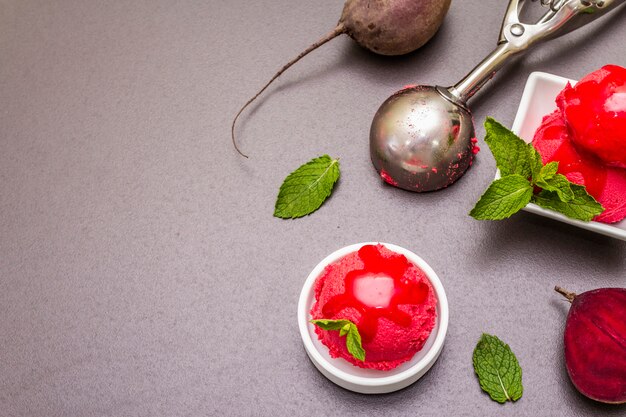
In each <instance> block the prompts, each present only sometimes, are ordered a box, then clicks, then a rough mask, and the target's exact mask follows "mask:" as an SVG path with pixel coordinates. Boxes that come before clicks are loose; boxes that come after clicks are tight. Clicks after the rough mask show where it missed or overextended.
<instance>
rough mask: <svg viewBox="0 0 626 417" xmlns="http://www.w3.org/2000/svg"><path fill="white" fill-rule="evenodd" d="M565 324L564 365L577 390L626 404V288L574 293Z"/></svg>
mask: <svg viewBox="0 0 626 417" xmlns="http://www.w3.org/2000/svg"><path fill="white" fill-rule="evenodd" d="M554 290H555V291H557V292H558V293H559V294H561V295H563V296H564V297H565V298H567V300H568V301H569V302H570V303H572V305H571V307H570V310H569V313H568V315H567V322H566V324H565V334H564V344H565V364H566V366H567V373H568V374H569V377H570V379H571V380H572V383H573V384H574V386H575V387H576V389H577V390H578V391H579V392H580V393H581V394H583V395H584V396H586V397H589V398H591V399H592V400H595V401H599V402H603V403H610V404H622V403H626V288H600V289H596V290H592V291H587V292H584V293H582V294H574V293H572V292H569V291H566V290H564V289H563V288H561V287H555V288H554Z"/></svg>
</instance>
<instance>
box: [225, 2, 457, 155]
mask: <svg viewBox="0 0 626 417" xmlns="http://www.w3.org/2000/svg"><path fill="white" fill-rule="evenodd" d="M450 1H451V0H346V2H345V4H344V7H343V12H342V13H341V17H340V18H339V22H338V23H337V26H335V28H334V29H333V30H331V31H330V32H329V33H328V34H326V35H324V36H323V37H322V38H321V39H320V40H318V41H317V42H315V43H314V44H312V45H310V46H309V47H308V48H306V49H305V50H304V51H302V52H301V53H300V54H299V55H298V56H297V57H295V58H294V59H292V60H291V61H289V62H288V63H287V64H285V65H284V66H283V67H282V68H281V69H280V70H278V72H277V73H276V74H275V75H274V76H273V77H272V78H271V79H270V80H269V81H268V82H267V84H265V85H264V86H263V88H261V90H259V92H258V93H256V94H255V95H254V96H253V97H252V98H251V99H250V100H248V101H247V102H246V104H244V105H243V107H242V108H241V109H240V110H239V112H238V113H237V114H236V115H235V118H234V119H233V123H232V126H231V135H232V140H233V145H234V146H235V149H236V150H237V152H239V154H240V155H242V156H246V155H244V154H243V153H242V152H241V151H240V150H239V147H238V146H237V142H236V141H235V123H236V122H237V119H238V118H239V115H240V114H241V113H242V112H243V111H244V110H245V108H246V107H248V105H250V103H252V102H253V101H254V100H255V99H256V98H257V97H258V96H259V95H261V93H262V92H263V91H265V89H266V88H267V87H268V86H269V85H270V84H271V83H272V82H273V81H274V80H275V79H276V78H278V77H279V76H280V75H281V74H282V73H283V72H285V71H286V70H287V69H288V68H289V67H291V66H292V65H293V64H295V63H296V62H298V61H299V60H300V59H301V58H302V57H304V56H305V55H307V54H308V53H309V52H312V51H314V50H316V49H317V48H319V47H320V46H322V45H324V44H325V43H326V42H328V41H330V40H332V39H334V38H336V37H337V36H339V35H343V34H346V35H348V36H350V37H351V38H352V39H354V40H355V42H356V43H358V44H359V45H361V46H362V47H364V48H367V49H369V50H370V51H372V52H375V53H377V54H381V55H403V54H407V53H409V52H412V51H414V50H416V49H418V48H419V47H421V46H422V45H424V44H425V43H426V42H428V40H429V39H430V38H432V37H433V35H434V34H435V33H436V32H437V30H438V29H439V26H441V23H442V22H443V18H444V17H445V15H446V13H447V12H448V9H449V7H450ZM246 157H247V156H246Z"/></svg>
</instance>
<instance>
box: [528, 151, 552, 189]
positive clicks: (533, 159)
mask: <svg viewBox="0 0 626 417" xmlns="http://www.w3.org/2000/svg"><path fill="white" fill-rule="evenodd" d="M526 146H527V147H528V148H527V150H528V161H529V164H530V174H531V177H532V179H533V182H535V181H537V179H539V177H540V176H541V169H542V168H543V162H542V160H541V155H539V152H537V150H536V149H535V147H534V146H533V145H532V144H530V143H529V144H527V145H526ZM548 165H550V164H547V165H546V166H548ZM556 168H558V162H557V166H556ZM556 168H554V169H555V171H554V172H555V173H556ZM552 169H553V167H552V166H550V168H548V170H547V171H544V175H549V172H550V171H552Z"/></svg>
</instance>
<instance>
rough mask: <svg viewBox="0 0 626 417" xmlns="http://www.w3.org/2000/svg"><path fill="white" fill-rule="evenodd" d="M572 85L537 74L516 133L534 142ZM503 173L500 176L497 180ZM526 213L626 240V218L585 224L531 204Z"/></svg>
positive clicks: (526, 93) (524, 96) (519, 115)
mask: <svg viewBox="0 0 626 417" xmlns="http://www.w3.org/2000/svg"><path fill="white" fill-rule="evenodd" d="M568 82H570V83H572V85H573V84H575V83H576V81H575V80H569V79H567V78H563V77H559V76H557V75H552V74H548V73H545V72H533V73H532V74H530V76H529V77H528V81H526V86H525V87H524V93H523V94H522V100H521V101H520V105H519V107H518V109H517V114H516V115H515V121H514V122H513V128H512V130H513V132H514V133H515V134H516V135H518V136H519V137H521V138H522V139H524V141H526V142H528V143H530V142H531V141H532V139H533V136H534V135H535V131H536V130H537V128H538V127H539V125H541V120H542V119H543V117H544V116H546V115H548V114H550V113H552V112H553V111H554V110H556V103H555V99H556V96H557V95H558V94H559V93H560V92H561V90H563V88H564V87H565V85H566V84H567V83H568ZM499 176H500V173H499V172H498V173H496V178H498V177H499ZM524 210H526V211H530V212H531V213H535V214H539V215H540V216H545V217H549V218H551V219H555V220H558V221H561V222H564V223H568V224H571V225H574V226H577V227H580V228H582V229H587V230H591V231H593V232H596V233H600V234H603V235H606V236H611V237H614V238H616V239H621V240H626V219H625V220H622V221H620V222H617V223H613V224H606V223H600V222H595V221H591V222H583V221H580V220H574V219H570V218H569V217H567V216H564V215H562V214H560V213H557V212H556V211H552V210H546V209H544V208H541V207H539V206H538V205H536V204H532V203H530V204H528V205H527V206H526V207H525V208H524Z"/></svg>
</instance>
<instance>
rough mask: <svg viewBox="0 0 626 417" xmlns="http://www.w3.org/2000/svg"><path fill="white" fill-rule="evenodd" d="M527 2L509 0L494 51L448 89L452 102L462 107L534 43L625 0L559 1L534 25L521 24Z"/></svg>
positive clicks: (579, 23)
mask: <svg viewBox="0 0 626 417" xmlns="http://www.w3.org/2000/svg"><path fill="white" fill-rule="evenodd" d="M526 2H527V0H510V2H509V5H508V8H507V11H506V13H505V15H504V19H503V22H502V28H501V30H500V39H499V42H498V46H497V47H496V49H494V50H493V52H491V54H489V55H488V56H487V57H486V58H485V59H484V60H482V62H480V64H478V65H477V66H476V67H475V68H474V69H473V70H472V71H470V72H469V73H468V74H467V75H466V76H465V77H464V78H463V79H462V80H461V81H459V82H458V83H456V84H455V85H453V86H452V87H449V88H448V89H447V92H448V94H449V96H451V97H452V98H453V100H454V101H455V102H456V103H457V104H460V105H463V106H465V105H466V103H467V100H469V99H470V98H471V97H472V96H473V95H474V94H476V92H478V90H480V89H481V88H482V87H483V85H485V84H486V83H487V81H489V80H490V79H491V78H493V76H494V75H495V74H496V72H497V71H498V70H499V69H500V68H502V66H504V64H505V63H506V62H507V61H508V60H509V59H510V58H511V57H513V56H515V55H518V54H521V53H522V52H525V51H526V50H527V49H528V48H530V47H531V46H533V45H534V44H535V43H537V42H540V41H545V40H549V39H554V38H556V37H559V36H562V35H564V34H566V33H569V32H571V31H573V30H576V29H578V28H580V27H582V26H584V25H586V24H587V23H589V22H591V21H593V20H595V19H597V18H598V17H601V16H603V15H605V14H606V13H607V12H609V11H611V10H613V9H615V8H616V7H618V6H621V5H623V4H624V3H625V2H626V0H561V1H560V2H558V3H557V4H556V7H555V8H554V10H552V9H551V10H550V11H549V12H547V13H546V14H545V15H544V16H543V17H542V18H541V19H540V20H539V21H538V22H537V23H534V24H528V23H522V22H520V20H519V12H520V10H521V8H522V7H523V6H524V4H525V3H526Z"/></svg>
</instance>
